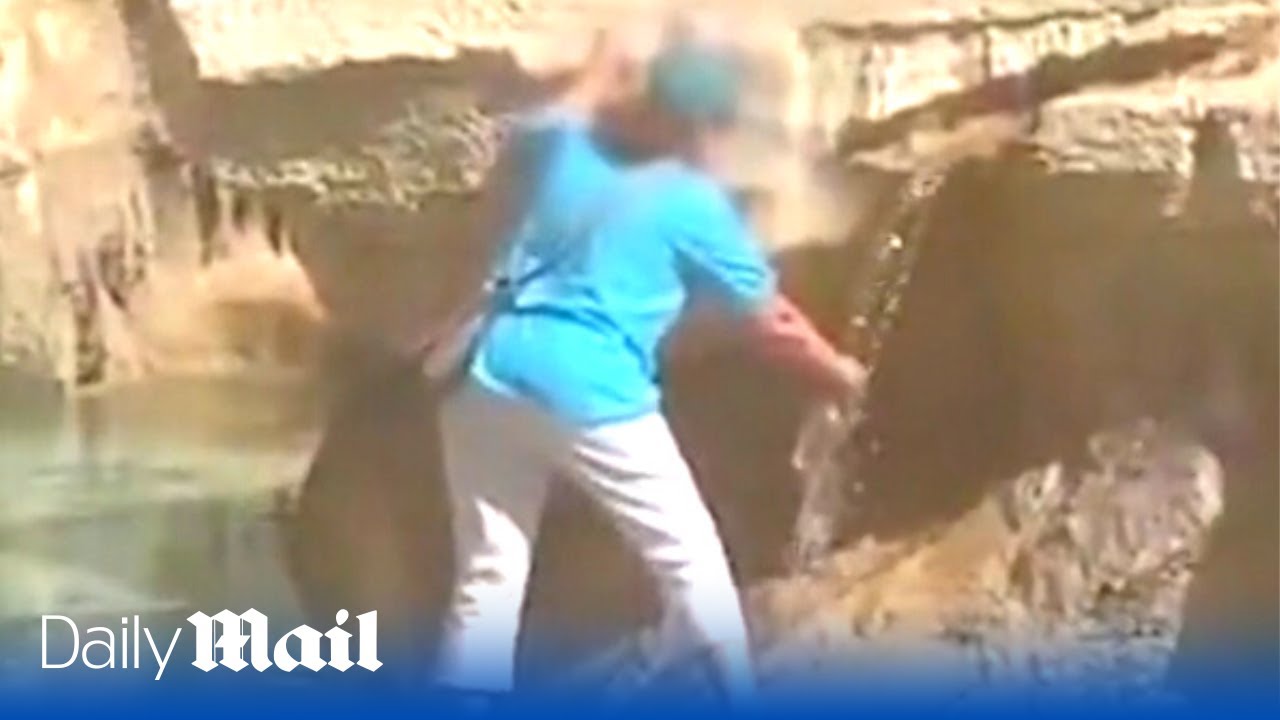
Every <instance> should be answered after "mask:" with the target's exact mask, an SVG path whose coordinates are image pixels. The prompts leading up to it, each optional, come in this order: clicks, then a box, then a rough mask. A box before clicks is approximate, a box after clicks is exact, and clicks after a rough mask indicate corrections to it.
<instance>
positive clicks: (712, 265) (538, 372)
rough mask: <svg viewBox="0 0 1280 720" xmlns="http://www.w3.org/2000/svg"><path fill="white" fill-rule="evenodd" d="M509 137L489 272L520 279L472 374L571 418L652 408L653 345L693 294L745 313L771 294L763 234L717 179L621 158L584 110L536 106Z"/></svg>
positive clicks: (577, 421) (591, 419)
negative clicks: (506, 233)
mask: <svg viewBox="0 0 1280 720" xmlns="http://www.w3.org/2000/svg"><path fill="white" fill-rule="evenodd" d="M511 143H512V146H511V152H513V153H515V162H516V167H517V168H519V169H520V176H521V180H522V182H521V183H520V186H521V187H522V188H523V190H522V192H523V195H522V196H521V198H520V200H521V207H522V211H521V212H520V214H519V216H518V218H517V222H516V224H515V226H514V227H513V228H512V230H511V236H510V237H509V238H508V240H507V250H506V252H505V253H504V254H503V255H502V257H501V258H500V259H499V263H498V267H497V269H496V272H497V273H499V274H505V276H506V277H511V278H515V279H516V285H517V286H516V287H515V288H514V292H513V293H512V297H511V298H510V299H509V301H507V302H504V303H499V306H498V307H497V308H496V309H495V310H494V312H493V316H492V320H491V322H490V324H489V327H488V329H487V331H486V332H485V334H484V335H483V337H482V338H481V340H480V342H479V345H478V347H477V351H476V354H475V358H474V360H473V361H472V365H471V377H472V378H473V379H474V380H475V381H477V382H479V383H480V384H482V385H484V386H485V387H487V388H489V389H490V390H493V391H495V392H498V393H500V394H503V395H507V396H510V397H515V398H523V399H526V400H529V401H532V402H533V403H535V404H537V405H539V406H541V407H543V408H544V409H546V410H548V411H549V412H550V413H552V414H553V415H554V416H556V417H557V418H559V419H560V420H562V421H564V422H566V423H568V424H570V425H574V426H579V427H589V426H594V425H600V424H604V423H610V422H618V421H623V420H628V419H632V418H635V417H638V416H640V415H643V414H645V413H648V412H651V411H653V410H655V409H657V407H658V405H659V402H660V390H659V379H658V373H659V358H658V353H659V346H660V344H661V342H662V340H663V338H664V336H665V335H666V334H667V332H668V331H669V330H670V329H671V327H672V326H673V325H674V324H675V321H676V320H677V319H678V317H679V315H680V312H681V310H682V309H683V308H684V306H685V303H686V301H687V300H688V299H689V297H690V295H691V294H699V295H702V294H705V295H707V296H709V297H710V298H711V299H718V300H720V301H721V302H723V303H724V304H725V305H727V306H729V307H730V308H733V309H736V310H739V311H742V312H751V311H753V310H754V309H756V308H757V307H758V306H759V305H760V304H761V303H762V302H763V301H764V300H765V299H766V298H768V297H769V296H770V295H772V293H773V290H774V284H775V278H774V273H773V271H772V269H771V268H770V266H769V264H768V261H767V259H766V258H765V256H764V254H763V252H762V250H761V249H760V246H759V244H758V243H757V242H756V240H755V238H754V237H753V235H752V233H751V232H750V230H749V229H748V227H747V224H746V221H745V219H744V218H742V217H741V215H740V213H739V212H738V210H737V208H736V207H735V206H734V204H733V202H732V200H731V199H730V197H729V195H728V194H727V192H726V191H725V190H724V189H723V188H722V187H721V186H719V185H718V184H717V183H716V182H715V181H714V180H713V179H711V178H710V177H708V176H706V175H705V174H703V173H701V172H698V171H696V170H694V169H693V168H690V167H688V166H686V165H684V164H681V163H677V162H674V161H670V162H667V161H664V162H653V163H646V164H639V165H637V164H627V163H624V162H622V161H620V160H619V159H617V158H616V157H614V156H612V155H611V154H610V153H609V152H608V151H607V150H606V149H605V148H604V147H602V146H601V145H600V143H599V142H598V140H597V139H596V138H595V137H594V136H593V134H592V131H591V127H590V125H589V122H588V121H587V120H585V119H584V118H582V117H580V116H575V115H572V114H570V113H568V112H565V111H560V110H554V111H552V110H548V111H543V112H541V113H539V114H537V115H535V116H531V117H530V118H529V119H527V120H526V121H525V122H523V123H522V124H521V125H520V126H519V127H518V129H517V131H516V133H515V134H514V136H513V138H512V140H511ZM521 278H529V279H527V280H525V281H524V282H520V279H521Z"/></svg>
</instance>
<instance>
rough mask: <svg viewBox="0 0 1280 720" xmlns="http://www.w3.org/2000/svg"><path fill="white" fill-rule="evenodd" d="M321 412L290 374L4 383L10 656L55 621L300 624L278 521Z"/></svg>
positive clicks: (0, 546)
mask: <svg viewBox="0 0 1280 720" xmlns="http://www.w3.org/2000/svg"><path fill="white" fill-rule="evenodd" d="M319 410H320V402H319V400H318V398H317V397H316V393H315V392H314V391H313V389H312V388H311V387H309V386H308V384H307V383H306V382H305V381H303V380H302V379H300V378H297V377H289V376H275V377H265V376H259V377H247V378H237V379H220V380H208V379H201V380H193V379H192V380H164V381H151V382H147V383H144V384H138V385H131V386H127V387H121V388H117V389H113V390H111V391H109V392H103V393H100V394H97V395H93V396H88V397H82V398H76V399H68V398H67V397H65V396H63V395H62V394H61V393H60V392H58V391H57V389H56V388H55V387H53V386H50V385H48V384H45V383H42V382H39V381H33V380H29V379H24V378H18V377H13V376H11V375H4V376H0V641H3V644H2V645H0V656H3V657H7V658H8V662H9V663H10V664H12V663H14V662H16V661H15V660H14V656H15V655H20V654H22V653H19V652H17V651H16V650H15V648H19V647H20V646H22V645H23V643H24V638H25V641H26V642H29V640H30V639H31V636H32V631H33V629H38V628H37V626H38V619H39V617H40V616H41V615H45V614H60V615H67V616H70V617H72V618H74V619H77V620H78V621H81V622H93V621H95V620H98V619H101V618H114V619H113V620H111V622H114V623H115V625H116V627H119V623H120V618H121V617H122V616H125V615H135V614H137V615H140V616H141V617H142V618H143V619H144V620H147V619H151V620H152V621H153V622H154V621H155V620H156V618H157V617H169V618H184V617H185V616H186V615H187V614H189V613H190V612H192V611H194V610H196V609H200V610H207V611H217V610H220V609H222V608H231V609H237V608H238V609H240V610H243V609H247V608H248V607H256V608H257V609H259V610H261V611H263V612H265V613H267V614H268V615H269V616H271V617H273V619H274V618H275V617H277V616H284V617H289V616H296V615H297V614H298V613H297V599H296V597H295V596H294V593H293V590H292V588H291V585H290V582H289V576H288V572H287V568H286V567H285V563H284V559H283V558H284V554H283V553H282V552H281V551H280V542H281V536H280V527H279V523H278V522H277V519H278V517H279V511H280V509H281V503H282V502H283V499H284V498H285V497H286V496H287V495H288V493H289V491H290V490H291V489H292V488H296V486H297V484H298V483H299V482H300V481H301V479H302V477H303V475H304V473H305V471H306V467H307V464H308V462H309V461H310V457H311V454H312V453H313V451H314V448H315V445H316V442H317V438H318V434H319V429H320V427H319ZM0 669H3V665H2V664H0Z"/></svg>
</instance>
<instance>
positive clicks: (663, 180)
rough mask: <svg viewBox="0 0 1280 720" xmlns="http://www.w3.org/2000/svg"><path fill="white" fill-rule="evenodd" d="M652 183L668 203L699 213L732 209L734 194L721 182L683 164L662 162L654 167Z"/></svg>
mask: <svg viewBox="0 0 1280 720" xmlns="http://www.w3.org/2000/svg"><path fill="white" fill-rule="evenodd" d="M655 175H656V177H655V178H654V180H653V181H654V182H655V184H657V185H659V186H660V187H661V188H662V191H663V192H662V194H663V195H664V196H665V197H666V199H667V200H668V202H671V203H672V204H674V205H675V206H677V207H680V208H681V209H683V210H685V211H688V212H695V213H698V214H705V213H711V214H723V213H732V212H733V207H734V205H733V197H732V195H731V194H730V192H729V189H728V188H727V187H725V185H724V184H723V183H721V182H720V181H719V180H717V179H716V178H714V177H713V176H711V175H709V174H708V173H706V172H703V171H701V170H698V169H697V168H694V167H691V166H689V165H687V164H685V163H678V162H671V163H664V164H663V165H662V166H661V167H660V168H656V169H655Z"/></svg>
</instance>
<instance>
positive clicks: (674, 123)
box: [439, 38, 865, 702]
mask: <svg viewBox="0 0 1280 720" xmlns="http://www.w3.org/2000/svg"><path fill="white" fill-rule="evenodd" d="M739 82H740V77H739V74H738V68H737V65H736V64H735V62H734V58H733V57H732V55H731V54H730V53H728V52H726V51H723V50H721V49H718V48H715V47H712V46H710V45H705V44H699V43H697V42H695V41H693V40H691V39H688V38H684V39H680V40H678V41H673V42H672V43H670V44H669V45H668V46H667V47H666V48H664V49H663V50H661V51H660V52H659V53H658V55H657V57H656V58H655V59H654V60H652V61H651V62H650V63H648V64H647V65H646V66H644V67H643V68H637V66H636V65H635V64H634V63H631V62H629V61H628V59H627V58H626V57H624V56H623V53H622V52H620V50H619V48H618V47H616V44H614V43H611V42H610V41H607V40H606V41H603V42H601V43H599V44H598V46H597V49H596V51H595V53H594V54H593V58H592V60H591V61H590V62H589V63H588V65H587V67H586V68H585V69H584V70H583V71H582V72H581V74H580V75H579V77H578V78H577V81H576V82H575V83H574V85H573V87H572V88H571V89H570V90H569V91H567V92H566V93H565V94H564V95H563V96H562V97H561V98H560V100H559V101H558V102H556V103H555V104H553V105H552V106H551V107H549V108H547V109H545V110H542V111H540V112H538V113H537V114H535V115H534V116H531V117H530V118H529V119H527V120H526V121H525V122H523V123H521V124H520V125H519V127H518V128H517V130H516V132H515V134H514V136H513V137H512V138H511V140H510V143H511V145H510V153H511V158H512V163H513V165H512V167H511V168H509V169H508V170H510V171H514V174H513V175H512V177H513V178H515V182H514V183H510V184H509V185H510V187H509V188H508V189H507V191H506V192H507V197H506V198H505V200H503V201H501V205H502V206H503V207H505V208H507V210H505V211H504V210H494V211H493V215H494V216H495V217H501V218H506V219H507V223H508V227H506V229H505V237H506V238H507V240H506V250H505V252H504V253H503V256H502V258H501V260H500V262H499V263H498V268H497V271H496V272H497V274H498V275H499V276H500V277H502V278H503V279H504V280H505V281H506V285H505V287H506V288H507V289H506V291H505V292H503V293H502V294H501V296H500V297H498V298H497V299H496V301H495V303H494V306H493V308H492V309H491V312H490V316H489V319H488V323H487V327H486V330H485V331H484V333H483V334H482V336H481V337H480V339H479V341H478V343H477V345H476V348H475V353H474V356H473V358H472V359H471V360H470V364H469V366H468V368H467V373H466V378H465V380H464V381H463V382H462V383H461V384H460V386H459V387H458V388H457V389H456V390H454V391H453V392H452V393H451V395H450V396H449V397H448V398H447V399H446V400H445V402H444V405H443V408H442V416H441V423H442V436H443V441H444V453H445V471H446V474H447V477H448V487H449V492H450V496H451V500H452V510H453V531H454V535H455V547H456V549H457V550H456V551H457V573H458V575H457V581H456V586H455V590H454V595H453V599H452V604H451V609H450V612H449V615H448V618H447V625H446V634H445V641H444V644H443V651H442V656H441V664H440V668H439V679H440V681H441V682H442V683H444V684H445V685H447V686H449V687H452V688H456V689H461V690H467V691H473V692H483V693H494V692H501V691H504V690H507V689H509V688H510V686H511V683H512V671H513V654H514V648H515V642H516V637H517V634H518V630H519V625H520V612H521V606H522V604H523V600H524V592H525V585H526V582H527V579H528V576H529V570H530V559H531V555H532V544H533V542H534V537H535V533H536V531H537V526H538V520H539V516H540V513H541V510H542V505H543V501H544V499H545V497H546V492H547V489H548V485H549V483H550V482H551V479H552V478H553V477H566V478H568V479H570V480H571V481H572V482H574V483H575V484H576V485H577V486H578V487H579V488H580V489H581V490H582V491H584V492H585V493H586V494H587V495H588V496H589V497H590V498H592V499H593V500H594V501H595V502H597V503H599V504H600V506H601V507H602V508H603V509H604V510H605V512H606V513H607V514H608V516H609V517H610V518H611V520H612V521H613V522H614V523H615V525H616V526H617V528H618V530H619V531H620V532H621V535H622V536H623V537H624V538H625V539H626V541H627V542H628V543H629V544H630V545H631V546H632V547H633V548H634V549H635V550H636V552H638V553H639V555H640V556H641V557H642V558H643V560H644V561H645V563H646V565H647V566H648V568H649V569H650V571H651V573H652V575H653V576H654V578H655V580H656V581H657V583H658V585H659V586H660V589H661V591H662V597H663V600H664V603H665V608H666V613H665V619H664V622H663V630H662V632H661V633H660V634H661V636H662V638H664V640H665V642H663V643H662V644H663V647H664V648H665V650H666V651H667V653H668V654H667V656H666V659H667V660H669V661H675V660H679V659H681V657H682V656H683V655H685V654H692V653H696V652H703V653H705V654H706V657H708V658H709V659H710V665H711V667H712V669H713V671H714V674H715V676H716V678H717V681H718V682H719V684H720V687H721V689H722V690H723V691H724V693H725V694H726V695H727V696H728V697H729V698H730V699H731V700H733V701H735V702H740V701H743V700H745V699H746V698H748V697H749V696H750V695H751V694H752V692H753V684H754V683H753V677H752V670H751V664H750V660H749V654H748V644H747V635H746V629H745V624H744V622H743V618H742V612H741V608H740V605H739V601H738V597H737V592H736V589H735V587H734V583H733V578H732V577H731V575H730V571H729V566H728V563H727V561H726V558H725V553H724V549H723V547H722V545H721V542H720V539H719V536H718V533H717V531H716V527H715V524H714V522H713V520H712V517H711V515H710V514H709V513H708V511H707V508H706V506H705V504H704V503H703V501H702V499H701V497H700V496H699V494H698V491H697V489H696V486H695V484H694V481H693V477H692V475H691V473H690V469H689V467H688V465H687V463H686V462H685V460H684V458H683V457H682V456H681V453H680V450H679V448H678V447H677V445H676V442H675V440H674V439H673V438H672V435H671V432H670V430H669V428H668V426H667V423H666V421H665V420H664V418H663V416H662V414H661V410H660V388H659V382H658V349H659V345H660V343H661V341H662V339H663V337H664V336H665V335H666V333H667V332H668V331H669V330H670V329H671V327H672V325H673V324H674V323H675V321H676V320H677V318H678V317H679V315H680V313H681V310H682V309H683V308H684V307H685V305H686V301H687V300H689V299H690V298H691V297H693V298H707V299H710V300H712V301H715V302H718V303H719V304H721V305H722V306H724V307H725V308H727V309H729V310H731V311H732V313H733V314H734V315H735V316H736V317H737V318H739V319H740V320H741V324H742V326H743V327H744V328H746V329H747V330H748V331H749V332H750V333H751V334H752V335H753V336H754V337H756V338H758V339H759V340H760V342H761V344H762V346H763V347H765V348H766V349H768V350H769V351H771V352H773V353H775V354H777V355H779V356H781V357H783V358H785V359H786V360H787V361H788V362H789V363H790V364H792V365H793V366H795V367H796V368H798V369H800V370H801V371H803V372H805V373H806V374H808V375H809V376H811V377H812V378H814V380H815V382H816V383H817V384H818V385H819V386H820V387H822V388H823V389H824V391H829V392H833V393H843V392H850V391H854V390H856V389H858V388H859V387H860V385H861V383H862V382H863V381H864V377H865V373H864V371H863V369H862V367H861V366H860V365H858V363H857V362H855V361H853V360H851V359H849V358H845V357H842V356H841V355H839V354H838V353H836V352H835V351H834V350H833V349H832V348H831V347H830V346H829V345H828V344H827V343H826V342H825V341H823V340H822V339H821V338H820V337H819V336H818V335H817V333H816V332H814V330H813V328H812V326H811V325H810V324H809V323H808V322H807V321H806V320H805V319H804V318H803V316H801V315H800V313H799V312H798V311H797V310H796V309H795V308H794V307H793V306H792V305H791V303H789V302H788V301H787V300H785V299H784V298H783V297H782V296H780V295H779V294H778V292H777V290H776V287H775V277H774V273H773V271H772V270H771V269H770V267H769V265H768V262H767V260H766V258H765V257H764V255H763V253H762V252H761V250H760V248H759V246H758V244H757V243H756V242H755V240H754V238H753V237H752V236H751V233H750V231H749V229H748V227H747V225H746V223H745V222H744V220H743V218H741V217H740V215H739V213H738V212H737V211H736V209H735V207H734V205H733V203H732V202H731V199H730V197H729V196H728V194H727V193H726V191H725V190H724V189H723V188H722V187H721V186H720V185H719V184H717V183H716V181H715V180H714V179H713V178H712V176H711V174H710V172H709V168H710V167H711V166H712V165H713V162H714V158H715V155H716V152H717V148H718V147H719V145H720V141H721V138H722V137H723V136H724V133H725V131H727V130H729V129H730V127H731V125H732V124H733V122H734V120H735V116H736V113H737V104H738V94H739ZM636 85H640V86H641V87H639V88H638V89H633V88H636ZM512 209H514V210H512Z"/></svg>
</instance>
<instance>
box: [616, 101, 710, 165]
mask: <svg viewBox="0 0 1280 720" xmlns="http://www.w3.org/2000/svg"><path fill="white" fill-rule="evenodd" d="M598 123H599V128H600V131H601V133H602V134H603V135H604V137H605V138H607V139H608V141H609V142H611V143H613V144H614V145H615V146H616V147H618V148H619V149H620V150H621V151H622V152H624V153H626V154H628V155H631V156H634V157H636V158H640V159H654V158H659V157H676V158H680V159H682V160H685V161H686V162H689V163H691V164H693V165H696V166H698V167H702V168H704V169H707V170H714V169H715V167H716V166H717V165H718V164H719V159H720V157H721V156H722V155H723V153H724V151H725V149H726V145H727V143H726V140H727V137H728V135H729V133H730V131H731V127H730V125H729V124H727V123H726V124H723V125H696V126H695V125H692V124H690V123H689V122H688V121H686V120H683V119H681V118H679V117H676V116H674V115H672V114H671V113H669V112H667V111H666V110H665V109H663V108H662V107H660V106H658V105H656V104H655V103H653V102H651V101H650V100H649V99H648V98H647V97H645V96H644V95H642V94H637V95H632V96H630V97H627V98H623V99H621V100H620V101H619V102H615V103H610V104H609V105H607V106H605V107H604V108H603V109H602V111H601V112H600V114H599V116H598Z"/></svg>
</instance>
